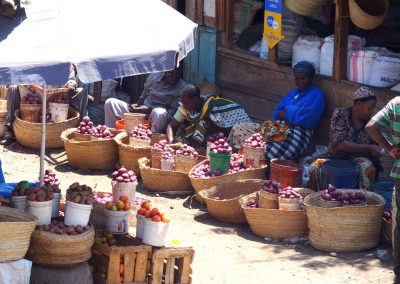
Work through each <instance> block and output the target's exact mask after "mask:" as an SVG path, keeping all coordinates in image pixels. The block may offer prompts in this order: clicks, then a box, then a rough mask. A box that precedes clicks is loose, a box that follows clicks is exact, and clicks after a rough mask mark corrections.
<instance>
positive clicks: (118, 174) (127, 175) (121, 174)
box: [112, 167, 137, 183]
mask: <svg viewBox="0 0 400 284" xmlns="http://www.w3.org/2000/svg"><path fill="white" fill-rule="evenodd" d="M112 180H113V181H116V182H125V183H128V182H135V181H136V180H137V178H136V175H135V172H134V171H129V170H127V169H126V168H125V167H121V168H120V169H119V170H118V171H115V172H113V173H112Z"/></svg>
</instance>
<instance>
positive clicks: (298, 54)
mask: <svg viewBox="0 0 400 284" xmlns="http://www.w3.org/2000/svg"><path fill="white" fill-rule="evenodd" d="M321 43H322V39H321V38H319V37H316V36H299V37H298V38H297V40H296V42H295V43H294V45H293V59H292V67H294V66H295V65H296V64H297V63H299V62H300V61H308V62H310V63H312V64H313V65H314V68H315V71H316V73H319V67H320V60H321Z"/></svg>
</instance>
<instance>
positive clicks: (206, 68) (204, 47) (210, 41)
mask: <svg viewBox="0 0 400 284" xmlns="http://www.w3.org/2000/svg"><path fill="white" fill-rule="evenodd" d="M198 52H199V59H198V61H199V63H198V66H199V67H198V68H199V70H198V78H197V80H196V81H197V82H198V83H200V82H201V81H202V80H204V79H207V80H208V82H210V83H212V84H215V81H216V68H215V67H216V62H217V31H216V30H215V29H210V28H204V27H201V28H199V51H198Z"/></svg>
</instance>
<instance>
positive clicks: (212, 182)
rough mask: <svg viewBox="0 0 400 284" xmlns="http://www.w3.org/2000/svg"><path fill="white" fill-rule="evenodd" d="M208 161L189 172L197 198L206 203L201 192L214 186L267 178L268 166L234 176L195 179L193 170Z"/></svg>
mask: <svg viewBox="0 0 400 284" xmlns="http://www.w3.org/2000/svg"><path fill="white" fill-rule="evenodd" d="M207 161H208V160H206V161H203V162H201V163H199V164H197V165H196V166H195V167H193V169H191V171H190V172H189V177H190V182H191V183H192V186H193V188H194V191H195V192H196V193H197V195H196V198H197V199H198V200H199V201H201V202H204V200H203V198H202V197H201V196H200V195H199V194H198V193H199V192H200V191H202V190H204V189H208V188H211V187H213V186H217V185H221V184H223V183H234V182H236V181H238V180H244V179H264V178H265V171H266V169H267V166H264V167H262V168H259V169H251V170H246V171H242V172H238V173H234V174H225V175H223V176H219V177H212V178H193V177H191V176H192V172H193V170H194V169H195V168H196V167H198V166H200V165H201V164H204V163H206V162H207Z"/></svg>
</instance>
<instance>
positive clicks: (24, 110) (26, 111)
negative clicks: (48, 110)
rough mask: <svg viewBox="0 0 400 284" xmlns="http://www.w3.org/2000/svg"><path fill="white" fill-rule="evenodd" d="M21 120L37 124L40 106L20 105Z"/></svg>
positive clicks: (40, 111)
mask: <svg viewBox="0 0 400 284" xmlns="http://www.w3.org/2000/svg"><path fill="white" fill-rule="evenodd" d="M20 110H21V118H22V120H24V121H28V122H39V119H40V114H41V113H42V105H31V104H20Z"/></svg>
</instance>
